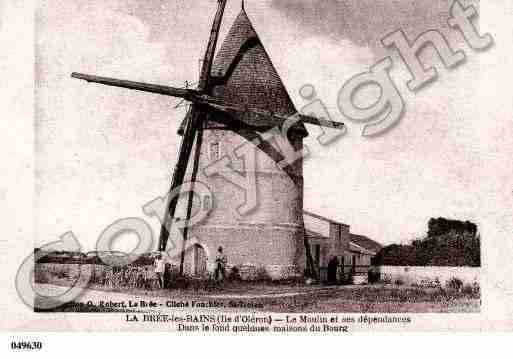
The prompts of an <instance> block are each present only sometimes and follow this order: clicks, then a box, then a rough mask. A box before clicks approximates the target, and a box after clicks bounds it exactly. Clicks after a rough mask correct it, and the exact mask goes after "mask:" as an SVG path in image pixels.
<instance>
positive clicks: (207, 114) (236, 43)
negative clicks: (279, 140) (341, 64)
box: [71, 0, 344, 276]
mask: <svg viewBox="0 0 513 359" xmlns="http://www.w3.org/2000/svg"><path fill="white" fill-rule="evenodd" d="M226 3H227V0H218V9H217V12H216V15H215V18H214V22H213V25H212V30H211V33H210V38H209V41H208V45H207V49H206V53H205V56H204V59H203V62H202V67H201V71H200V77H199V82H198V86H197V88H196V89H191V88H185V89H184V88H176V87H169V86H161V85H154V84H147V83H141V82H133V81H126V80H118V79H113V78H106V77H99V76H92V75H86V74H81V73H73V74H72V75H71V76H72V77H73V78H76V79H80V80H85V81H87V82H91V83H98V84H103V85H107V86H114V87H121V88H126V89H131V90H137V91H143V92H148V93H155V94H161V95H164V96H171V97H175V98H180V99H182V100H185V101H188V102H190V103H191V106H190V108H189V110H188V112H187V115H186V117H185V119H184V121H183V123H182V124H181V127H180V131H179V134H180V135H182V143H181V145H180V150H179V155H178V160H177V163H176V166H175V170H174V174H173V179H172V184H171V190H170V192H173V191H175V190H176V189H178V188H180V187H181V186H182V184H183V183H184V180H185V177H186V172H187V169H188V166H189V161H190V160H191V155H193V154H194V156H193V158H192V173H191V179H190V182H192V183H194V182H195V181H196V178H197V175H198V168H199V164H200V157H201V152H202V143H203V138H204V131H205V129H207V128H209V127H208V126H209V123H212V122H215V124H216V126H221V127H223V129H224V130H230V131H235V132H239V133H240V132H241V131H238V130H240V129H244V131H243V132H244V136H245V138H246V139H247V140H249V141H251V140H252V139H255V138H256V139H259V138H260V134H261V133H262V132H263V131H264V130H265V129H269V128H273V127H276V126H278V127H279V126H281V125H283V124H284V123H285V122H286V121H287V120H289V118H290V116H291V115H295V116H296V117H295V119H296V121H297V123H296V124H295V125H294V127H295V128H296V130H297V131H299V132H301V145H302V138H303V137H306V135H307V132H306V129H305V128H304V125H303V124H304V123H307V124H312V125H317V126H323V127H330V128H335V129H343V128H344V125H343V124H341V123H336V122H331V121H327V120H324V119H317V118H314V117H311V116H306V115H302V114H297V111H296V110H295V108H294V106H293V105H292V103H291V100H290V97H289V96H288V94H287V93H286V90H285V88H284V86H283V84H282V83H281V80H280V79H279V76H278V75H277V72H276V70H275V68H274V66H273V65H272V63H271V62H270V59H269V57H268V55H267V53H266V52H265V50H264V49H263V46H261V43H260V40H259V38H258V36H257V35H256V32H255V30H254V28H253V26H252V25H251V22H250V21H249V19H248V18H247V15H246V13H245V9H244V2H243V3H242V11H241V14H240V15H239V17H238V18H237V20H236V22H235V24H234V26H233V27H232V30H231V31H230V33H229V35H228V38H227V40H226V41H225V43H224V44H223V47H222V48H221V49H220V51H219V53H218V59H216V61H215V63H214V60H215V54H216V47H217V42H218V37H219V30H220V27H221V23H222V19H223V15H224V11H225V8H226ZM254 49H256V50H254ZM250 51H257V53H256V54H254V56H253V58H252V59H251V60H250V62H249V64H250V65H251V66H252V67H251V68H250V69H249V68H248V65H247V64H246V67H245V68H244V69H243V70H244V71H242V72H241V71H240V69H241V67H243V66H241V65H240V63H241V62H242V59H243V57H244V56H245V54H247V53H248V52H250ZM214 65H215V66H214ZM213 67H215V68H213ZM259 69H263V71H262V72H261V73H259ZM244 74H246V75H247V76H248V77H251V78H252V80H251V81H249V80H248V81H247V82H245V78H244ZM260 75H262V77H261V78H257V77H255V76H260ZM234 78H236V81H235V82H236V83H237V84H238V86H235V87H234V86H230V85H229V83H230V82H233V79H234ZM261 79H263V80H262V81H261ZM271 85H273V86H274V88H275V89H277V90H276V91H277V92H276V91H275V92H268V91H267V87H268V86H271ZM257 87H258V88H259V89H260V90H261V91H260V93H258V91H256V90H255V92H253V89H256V88H257ZM241 89H243V90H241ZM266 98H267V100H266V101H267V103H262V102H259V99H266ZM268 104H269V105H268ZM213 118H214V119H215V120H213ZM259 142H260V141H259ZM258 147H259V149H261V150H263V151H264V152H266V153H268V154H269V153H272V152H273V149H272V148H271V146H269V145H268V144H266V143H265V141H261V142H260V144H259V145H258ZM274 152H276V151H274ZM270 156H271V157H273V158H274V157H275V158H276V160H277V161H279V160H280V158H279V155H278V156H276V153H274V154H271V155H270ZM284 170H285V172H287V169H286V168H285V169H284ZM291 175H293V174H291ZM301 180H302V163H301ZM300 192H301V196H302V184H301V187H300ZM188 197H189V198H188V202H187V213H186V220H189V218H190V217H191V212H192V207H193V194H192V193H190V194H189V196H188ZM178 201H179V198H178V197H177V196H175V197H173V198H171V199H170V200H169V203H168V206H167V212H166V214H165V217H164V221H163V223H162V226H161V232H160V240H159V250H161V251H165V249H166V246H167V242H168V240H169V236H170V229H171V225H172V224H173V221H174V220H175V213H176V209H177V205H178ZM300 206H301V207H302V198H301V202H300ZM300 210H301V211H302V208H301V209H300ZM301 213H302V212H301ZM301 215H302V214H301ZM300 222H302V219H301V220H300ZM187 231H188V229H187V228H185V229H184V234H183V238H184V241H185V240H186V239H187ZM303 237H304V235H303ZM303 241H304V245H305V251H306V252H305V254H306V262H307V263H306V265H307V268H308V269H309V272H310V274H311V275H313V276H316V275H315V272H316V271H315V270H314V263H313V259H312V256H311V253H310V247H309V245H308V242H307V241H306V238H304V239H303ZM183 248H185V247H184V246H183ZM184 252H185V250H182V256H181V257H182V258H181V264H180V271H181V273H183V266H184V255H185V254H184Z"/></svg>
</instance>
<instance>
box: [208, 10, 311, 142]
mask: <svg viewBox="0 0 513 359" xmlns="http://www.w3.org/2000/svg"><path fill="white" fill-rule="evenodd" d="M211 75H212V76H213V77H214V83H213V87H212V90H211V92H212V93H211V94H212V95H213V96H215V97H218V98H221V99H223V100H224V101H225V102H226V103H229V104H233V105H238V106H241V107H243V108H253V109H258V110H263V111H269V112H271V113H274V114H279V115H282V116H289V115H293V114H295V113H296V112H297V111H296V108H295V106H294V104H293V103H292V100H291V99H290V96H289V94H288V92H287V90H286V88H285V85H284V84H283V82H282V80H281V78H280V76H279V75H278V72H277V71H276V68H275V67H274V65H273V63H272V61H271V59H270V57H269V55H268V53H267V51H266V50H265V48H264V46H263V45H262V42H261V41H260V38H259V37H258V35H257V33H256V31H255V29H254V27H253V25H252V24H251V21H250V20H249V18H248V15H247V14H246V12H245V11H244V9H243V10H242V11H241V12H240V14H239V15H238V16H237V19H236V20H235V22H234V24H233V25H232V27H231V29H230V31H229V32H228V35H227V37H226V39H225V40H224V42H223V44H222V45H221V47H220V49H219V51H218V53H217V55H216V58H215V60H214V63H213V66H212V73H211ZM244 122H245V123H246V124H247V125H250V126H254V127H258V128H271V127H275V126H279V125H281V124H282V121H280V120H277V119H276V120H275V119H271V118H270V119H262V118H261V117H256V118H246V119H244ZM293 129H295V130H299V131H300V132H301V133H302V134H303V135H307V132H306V129H305V127H304V126H303V125H302V124H301V125H296V126H294V127H293Z"/></svg>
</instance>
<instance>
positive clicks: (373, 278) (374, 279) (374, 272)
mask: <svg viewBox="0 0 513 359" xmlns="http://www.w3.org/2000/svg"><path fill="white" fill-rule="evenodd" d="M368 276H369V283H371V284H374V283H378V282H379V281H380V279H381V273H380V272H379V269H378V268H376V267H373V268H371V269H369V273H368Z"/></svg>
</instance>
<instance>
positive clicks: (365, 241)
mask: <svg viewBox="0 0 513 359" xmlns="http://www.w3.org/2000/svg"><path fill="white" fill-rule="evenodd" d="M305 234H306V236H307V237H308V238H309V239H325V240H329V238H328V237H326V236H325V235H322V234H320V233H317V232H314V231H311V230H309V229H305ZM350 235H351V239H350V242H349V250H351V251H353V252H360V253H366V254H377V253H378V252H379V251H380V250H381V248H383V247H382V246H381V244H379V243H378V242H375V241H373V240H372V239H370V238H367V237H365V236H360V235H357V234H352V233H351V234H350Z"/></svg>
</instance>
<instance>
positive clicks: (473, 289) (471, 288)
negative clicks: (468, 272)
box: [461, 282, 481, 297]
mask: <svg viewBox="0 0 513 359" xmlns="http://www.w3.org/2000/svg"><path fill="white" fill-rule="evenodd" d="M461 292H462V293H463V294H466V295H469V296H472V297H476V296H477V297H478V296H479V295H480V293H481V288H480V287H479V283H477V282H474V283H472V284H465V285H464V286H463V288H462V290H461Z"/></svg>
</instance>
